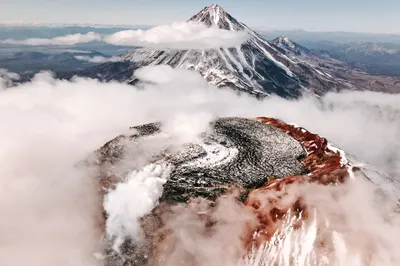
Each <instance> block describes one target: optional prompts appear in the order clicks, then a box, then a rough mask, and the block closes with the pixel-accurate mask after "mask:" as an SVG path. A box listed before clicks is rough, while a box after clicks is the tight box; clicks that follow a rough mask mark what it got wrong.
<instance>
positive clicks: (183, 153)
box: [96, 117, 388, 266]
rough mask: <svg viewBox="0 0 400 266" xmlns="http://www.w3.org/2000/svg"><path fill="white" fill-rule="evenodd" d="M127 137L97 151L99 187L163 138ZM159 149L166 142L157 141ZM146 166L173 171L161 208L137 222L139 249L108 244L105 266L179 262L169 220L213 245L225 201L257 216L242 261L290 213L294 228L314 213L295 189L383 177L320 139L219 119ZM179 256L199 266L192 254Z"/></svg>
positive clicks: (152, 132)
mask: <svg viewBox="0 0 400 266" xmlns="http://www.w3.org/2000/svg"><path fill="white" fill-rule="evenodd" d="M132 130H133V133H132V134H131V135H130V136H119V137H117V138H115V139H114V140H112V141H110V142H108V143H107V144H105V145H104V146H103V147H102V148H101V149H99V150H98V152H97V154H98V159H97V161H96V164H97V165H98V167H99V169H101V171H100V172H99V175H100V177H101V178H100V180H101V184H102V186H103V188H104V189H106V192H107V191H109V189H112V188H113V186H114V185H115V184H116V183H118V182H121V178H120V177H119V176H118V175H116V174H115V172H113V171H111V172H110V171H107V169H112V168H113V167H115V166H116V165H118V163H120V162H121V161H125V164H124V167H123V168H124V171H123V172H122V173H123V175H126V173H128V172H131V171H132V170H136V169H135V167H137V165H135V164H132V162H131V161H130V160H131V159H132V157H129V154H130V149H138V147H141V146H137V145H136V144H137V143H140V141H141V140H142V139H146V138H150V140H151V141H152V142H157V136H163V137H165V134H164V133H163V125H162V124H159V123H153V124H147V125H143V126H139V127H133V128H132ZM163 134H164V135H163ZM161 142H166V143H168V142H170V140H169V139H168V138H164V139H163V138H161ZM135 143H136V144H135ZM142 144H143V143H142ZM130 162H131V164H130ZM148 163H156V164H161V163H167V164H169V165H172V166H173V168H172V169H173V170H172V171H171V173H170V176H169V178H168V180H166V182H165V184H164V185H163V188H164V189H163V192H162V195H161V197H160V199H159V204H158V205H157V206H156V207H155V208H154V209H153V210H152V211H151V212H150V213H149V214H147V215H145V216H143V217H142V218H141V220H140V224H141V227H142V230H143V235H142V240H141V241H140V243H137V242H135V241H134V240H133V239H130V238H126V239H124V240H123V242H121V243H120V244H119V248H118V249H117V250H118V251H116V249H115V239H112V238H110V239H109V241H110V246H109V248H108V249H107V251H106V264H107V265H112V266H117V265H172V264H171V263H172V262H171V261H173V259H175V258H173V259H172V258H171V256H172V255H171V254H174V255H173V256H178V255H177V254H175V253H174V252H173V247H177V246H179V241H178V239H179V236H177V235H176V234H175V233H174V231H173V229H172V228H171V227H170V226H171V225H170V223H171V220H174V219H175V218H174V217H175V216H177V215H182V213H184V214H185V215H189V214H190V215H189V216H185V217H186V218H188V217H191V218H193V217H195V218H196V219H198V221H200V223H201V224H202V227H201V230H200V234H201V235H202V237H210V238H212V237H213V232H215V231H216V230H217V228H218V226H221V224H224V223H226V221H225V220H224V219H225V218H224V217H221V216H218V215H216V213H218V211H219V210H220V209H221V208H224V206H228V205H226V204H225V203H224V200H223V199H224V198H230V199H232V200H233V202H235V204H233V205H232V204H231V205H229V206H230V208H236V211H240V212H242V213H243V216H244V217H245V216H246V215H252V217H255V218H254V219H252V220H251V221H242V224H241V226H242V230H241V231H240V232H239V233H238V234H240V237H238V239H240V241H241V243H240V244H238V245H236V247H237V248H238V249H239V250H242V249H243V250H242V251H243V252H244V253H243V255H244V254H245V252H246V251H245V250H246V249H248V248H252V247H255V246H260V245H261V244H263V243H266V242H268V241H270V240H271V238H272V237H273V235H274V234H275V232H276V231H277V230H278V228H280V227H281V226H282V224H283V223H284V220H285V218H286V216H287V214H288V213H289V212H290V213H291V215H293V216H294V217H296V219H298V220H299V221H301V220H306V219H308V217H309V216H310V215H311V214H310V212H309V209H308V206H307V203H306V202H304V201H303V198H302V196H301V195H297V194H296V193H293V188H296V186H298V185H302V184H318V185H322V186H331V185H335V186H336V185H341V184H344V183H346V182H347V181H348V180H349V179H350V178H355V176H356V173H360V174H361V176H362V175H364V176H365V177H367V178H369V177H372V179H370V180H371V181H373V182H375V181H376V180H378V179H379V178H388V177H384V176H379V174H376V175H374V174H371V169H369V170H368V168H366V167H363V166H362V165H360V164H357V162H355V161H354V158H352V157H351V156H347V155H346V154H345V153H344V152H343V151H341V150H340V149H338V148H336V147H334V146H333V145H332V144H331V143H329V142H328V141H327V140H326V139H325V138H323V137H321V136H319V135H317V134H313V133H311V132H309V131H307V130H306V129H304V128H302V127H298V126H295V125H291V124H287V123H285V122H283V121H280V120H277V119H274V118H266V117H259V118H256V119H246V118H236V117H231V118H219V119H217V120H215V121H214V122H212V123H211V124H210V129H209V130H207V131H206V132H204V133H203V134H202V135H201V136H200V138H199V139H198V140H197V141H194V142H190V143H184V144H183V145H181V146H179V148H178V149H176V147H175V148H174V149H171V147H170V146H169V145H166V146H162V149H160V150H158V151H157V152H155V153H154V154H151V156H149V157H148ZM366 171H370V172H369V173H367V172H366ZM377 176H379V177H377ZM374 178H375V179H374ZM107 189H108V190H107ZM221 199H222V200H221ZM132 204H136V203H132ZM224 204H225V205H224ZM188 213H189V214H188ZM245 213H247V214H245ZM105 219H107V213H105ZM188 219H189V218H188ZM183 226H184V225H183ZM294 228H295V229H296V226H295V227H294ZM196 232H197V231H196ZM182 252H183V253H182V254H183V255H184V251H182ZM182 254H180V255H182ZM183 255H182V256H183ZM184 256H185V258H186V259H188V260H189V261H190V262H191V263H192V264H193V265H198V264H196V259H195V257H192V256H193V254H192V255H190V256H189V255H188V254H186V255H184ZM192 264H191V265H192Z"/></svg>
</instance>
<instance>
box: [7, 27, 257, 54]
mask: <svg viewBox="0 0 400 266" xmlns="http://www.w3.org/2000/svg"><path fill="white" fill-rule="evenodd" d="M248 37H249V35H248V33H247V32H245V31H236V32H235V31H228V30H223V29H219V28H215V27H207V26H205V25H204V24H201V23H195V22H175V23H172V24H170V25H163V26H157V27H154V28H151V29H147V30H124V31H120V32H117V33H114V34H111V35H100V34H97V33H94V32H89V33H86V34H73V35H66V36H60V37H56V38H52V39H41V38H31V39H26V40H12V39H8V40H5V41H1V43H5V44H21V45H32V46H38V45H75V44H79V43H88V42H93V41H104V42H106V43H109V44H113V45H121V46H140V47H148V48H154V49H211V48H219V47H224V48H229V47H236V46H238V45H240V44H242V43H243V42H244V41H246V39H247V38H248Z"/></svg>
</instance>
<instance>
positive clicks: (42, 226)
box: [0, 66, 400, 266]
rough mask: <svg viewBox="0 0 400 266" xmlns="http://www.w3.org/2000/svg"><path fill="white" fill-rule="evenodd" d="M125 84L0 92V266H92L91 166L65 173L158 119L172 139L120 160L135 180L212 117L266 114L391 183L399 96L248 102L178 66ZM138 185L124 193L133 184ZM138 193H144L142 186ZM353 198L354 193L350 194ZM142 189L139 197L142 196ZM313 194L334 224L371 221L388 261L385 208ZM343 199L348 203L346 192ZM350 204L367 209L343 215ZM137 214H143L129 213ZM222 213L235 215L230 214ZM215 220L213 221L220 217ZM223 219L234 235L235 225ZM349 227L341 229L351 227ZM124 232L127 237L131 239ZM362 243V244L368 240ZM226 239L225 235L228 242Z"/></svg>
mask: <svg viewBox="0 0 400 266" xmlns="http://www.w3.org/2000/svg"><path fill="white" fill-rule="evenodd" d="M136 75H137V76H140V77H141V78H144V79H146V80H147V81H150V83H149V84H147V85H145V89H141V90H137V89H135V88H134V87H132V86H128V85H126V84H121V83H117V82H111V83H101V82H98V81H96V80H91V79H83V78H76V79H74V80H72V81H60V80H55V79H54V78H53V77H52V76H51V75H50V74H48V73H41V74H39V75H37V76H36V77H35V78H34V79H33V81H32V82H30V83H25V84H19V85H17V86H15V87H13V88H12V89H9V90H1V91H0V124H2V125H7V126H4V127H2V130H0V147H2V148H1V149H0V164H1V165H2V167H0V213H1V214H2V219H1V220H0V242H1V243H3V244H2V246H1V248H0V264H1V265H9V264H12V265H26V264H29V265H32V266H36V265H41V266H48V265H55V264H57V265H60V266H64V265H65V266H67V265H71V264H74V265H85V266H86V265H89V266H90V265H100V264H101V263H100V262H97V261H95V260H94V259H93V253H94V252H96V251H101V247H99V245H100V243H99V241H100V237H101V235H102V232H101V230H100V229H101V226H102V222H103V221H102V219H101V217H102V216H101V211H102V202H101V198H100V197H101V196H100V195H99V194H98V189H99V188H98V187H97V183H96V182H94V180H93V178H94V175H93V172H92V171H91V170H92V169H85V168H77V167H76V166H75V165H76V162H79V161H80V160H82V159H84V158H86V157H87V156H88V155H89V154H90V153H91V152H92V151H94V150H96V149H97V148H98V147H100V146H101V145H102V144H103V143H105V142H106V141H108V140H110V139H112V138H114V137H115V136H117V135H118V134H120V133H124V132H126V130H127V129H128V128H129V127H130V126H133V125H139V124H144V123H148V122H153V121H164V122H166V124H167V126H166V129H167V130H166V132H167V133H168V134H170V135H174V136H175V138H174V139H173V141H170V140H171V139H168V141H165V140H164V139H159V140H155V139H153V140H152V141H147V142H143V143H140V146H139V147H140V149H138V150H137V151H136V153H135V154H132V156H131V157H129V158H130V161H129V166H130V167H134V168H135V169H136V170H139V171H140V169H143V167H144V166H145V165H147V164H148V163H149V162H148V161H147V159H148V158H149V157H148V156H149V153H150V154H152V153H154V152H157V151H159V150H160V149H161V148H163V147H164V146H162V145H165V144H166V143H167V144H169V143H173V144H174V143H179V140H180V141H186V140H192V139H193V138H195V137H196V136H197V135H198V134H199V133H200V132H202V131H203V130H204V128H205V126H206V125H207V123H208V122H209V121H211V120H212V119H213V118H214V117H217V116H244V117H256V116H272V117H277V118H281V119H283V120H285V121H288V122H293V123H296V124H298V125H301V126H304V127H306V128H307V129H309V130H310V131H313V132H316V133H319V134H321V135H322V136H324V137H327V138H328V139H329V140H331V141H333V142H335V143H336V144H338V145H339V146H340V147H341V148H343V149H344V150H345V151H347V152H351V153H354V154H355V155H358V156H359V157H361V158H362V159H365V160H366V161H367V162H368V163H371V164H373V165H377V166H379V167H380V168H382V169H383V170H385V171H386V172H388V173H391V174H392V175H393V176H397V177H400V160H399V158H400V138H399V136H400V118H399V115H400V96H399V95H387V94H382V93H373V92H347V93H339V94H328V95H326V96H324V97H323V98H322V99H321V100H315V99H312V98H303V99H299V100H298V101H293V100H292V101H288V100H285V99H281V98H277V97H272V98H268V99H265V100H263V101H259V100H256V99H254V98H252V97H250V96H245V95H244V96H238V95H236V94H235V93H234V92H233V91H231V90H230V89H216V88H213V87H210V86H208V84H207V83H206V82H204V80H203V79H202V77H201V76H200V75H199V74H197V73H195V72H190V71H186V70H182V69H179V70H173V69H171V68H170V67H167V66H156V67H148V68H144V69H141V71H139V72H137V73H136ZM0 86H3V88H5V87H6V86H8V85H7V84H3V85H0ZM125 166H126V165H125ZM115 171H118V170H115ZM139 173H140V172H139ZM135 176H136V177H137V175H135ZM136 181H140V180H139V179H137V180H136ZM136 181H135V182H136ZM128 183H129V182H128ZM128 183H126V185H127V186H128ZM139 183H140V182H139ZM139 183H135V184H136V185H137V186H140V184H139ZM136 185H134V186H133V187H136ZM146 185H149V186H148V187H149V188H150V187H151V188H153V187H152V186H151V184H150V183H146ZM129 187H130V188H131V187H132V186H129ZM157 188H159V187H158V186H157ZM358 189H364V188H363V187H362V186H359V187H358ZM345 190H346V189H345ZM324 191H325V190H324ZM347 191H350V192H351V191H353V190H347ZM143 192H144V194H146V193H145V192H146V191H145V190H144V191H143ZM148 192H149V191H148ZM153 192H155V191H153ZM159 193H160V192H159V191H158V192H157V193H156V194H157V195H159ZM360 193H361V194H357V195H361V196H362V195H363V194H362V193H364V192H362V191H361V192H360ZM365 193H367V194H366V195H364V196H363V197H360V199H368V200H370V196H371V194H373V193H371V192H370V189H369V188H366V189H365ZM146 195H150V196H151V198H152V200H151V202H148V203H150V205H152V204H154V198H155V197H153V196H154V195H153V194H146ZM312 195H315V196H316V197H317V196H318V195H320V194H317V193H315V194H312ZM324 195H325V197H327V198H324V201H325V204H324V205H323V206H329V204H337V205H332V206H333V207H332V208H333V210H340V207H341V205H343V206H345V204H346V203H351V204H353V205H351V206H350V205H349V206H348V208H347V209H343V212H342V213H343V215H345V217H347V220H346V221H358V222H360V221H359V220H357V219H356V218H357V217H355V216H357V215H359V217H363V219H364V218H365V219H370V218H368V217H375V218H376V219H375V218H374V219H375V220H374V221H378V222H379V223H378V222H377V223H374V225H376V227H375V228H374V230H375V232H378V233H380V232H383V230H384V232H385V234H384V236H382V237H381V238H376V239H380V240H382V239H383V240H382V241H388V242H387V243H389V244H391V245H392V244H393V245H396V246H394V247H389V248H387V249H385V246H384V245H382V246H379V247H380V248H381V249H380V251H385V252H388V254H390V255H393V254H392V253H393V248H398V246H397V242H393V241H392V239H391V238H388V237H389V236H388V234H387V233H386V232H389V231H388V230H387V229H388V228H390V230H391V231H390V232H391V234H392V235H393V236H398V235H399V227H387V225H386V224H382V223H381V222H382V221H383V220H382V219H383V218H385V217H389V216H391V215H393V214H392V213H391V212H390V210H389V208H384V209H381V210H379V212H378V211H377V210H376V209H375V207H376V205H369V204H366V203H365V202H363V201H362V200H360V201H355V199H354V198H351V199H349V200H347V199H346V195H344V199H343V200H341V201H337V198H334V197H332V198H329V195H328V194H324ZM334 195H337V193H336V194H335V193H334ZM374 195H375V194H374ZM347 197H351V193H350V194H347ZM310 200H312V199H310ZM316 202H318V201H316ZM321 202H322V201H321ZM366 202H371V201H366ZM135 204H136V203H135ZM150 205H147V206H150ZM380 206H384V205H380ZM129 207H132V206H129ZM351 207H352V208H361V207H363V208H367V209H358V212H352V211H351ZM368 208H373V209H368ZM148 209H149V208H144V209H143V211H142V212H140V214H142V213H144V212H147V211H148ZM364 210H365V211H364ZM326 211H328V210H326ZM361 211H363V212H362V213H361V214H360V212H361ZM234 212H235V213H236V212H239V213H240V210H235V211H234ZM217 214H218V213H217ZM220 214H221V213H220ZM220 214H218V215H220ZM369 214H371V216H369ZM218 215H217V216H216V217H219V218H218V219H221V216H218ZM330 215H331V213H325V214H324V216H323V217H327V218H329V219H331V216H330ZM180 217H182V216H180ZM234 217H237V215H235V216H234ZM222 218H223V217H222ZM135 219H136V218H135ZM332 219H333V218H332ZM360 219H361V218H360ZM396 219H397V218H396ZM223 221H224V223H225V224H224V228H225V229H226V230H227V231H228V232H230V231H229V230H231V229H230V227H229V224H226V223H229V219H223ZM396 221H397V220H396ZM181 222H182V221H181ZM234 222H235V224H234V225H232V226H234V228H237V226H240V224H241V222H240V221H234ZM333 222H335V220H334V219H333V220H332V223H333ZM395 224H397V222H396V223H395ZM186 225H187V226H188V224H187V223H186ZM350 225H351V226H349V227H347V228H349V229H351V230H354V231H355V230H356V229H357V227H354V226H353V224H350ZM10 228H13V229H14V230H10ZM201 228H203V227H201ZM232 228H233V227H232ZM186 229H190V228H186V227H184V228H182V230H184V231H183V232H187V231H186ZM225 229H224V230H225ZM228 229H229V230H228ZM345 229H346V228H345ZM360 229H362V230H361V231H360V232H367V233H371V231H370V228H367V225H363V226H362V227H360ZM231 231H232V230H231ZM132 232H133V233H132ZM136 232H137V231H135V230H133V231H131V233H132V234H136ZM223 235H224V234H219V235H218V238H217V239H215V238H214V239H213V240H214V242H207V239H204V236H202V235H196V236H193V237H196V238H190V237H191V235H190V234H186V235H185V236H184V238H185V241H189V242H184V243H195V241H194V240H195V239H200V240H201V241H202V242H201V243H203V244H204V245H206V244H207V243H215V241H216V240H218V241H224V238H223V237H222V236H223ZM370 236H371V237H372V239H374V237H378V236H376V235H371V234H370ZM220 237H221V238H220ZM232 237H234V235H233V234H232V235H230V237H229V239H231V240H232ZM221 239H222V240H221ZM231 240H228V241H230V243H235V248H237V245H238V244H237V243H238V242H235V241H234V240H232V241H231ZM370 242H371V241H370ZM192 247H195V246H192ZM203 247H205V246H203ZM223 248H224V245H219V246H218V249H217V250H223ZM359 248H362V247H361V246H360V247H359ZM382 248H383V249H382ZM202 251H204V252H203V253H202V255H203V256H208V255H209V253H207V251H208V250H206V249H205V248H202ZM351 251H352V249H351ZM361 254H362V253H361ZM379 254H383V253H379ZM212 255H215V254H214V253H213V254H212ZM394 255H395V254H394ZM227 259H228V258H227ZM206 261H209V260H206ZM395 262H398V261H395ZM386 265H389V266H391V265H390V264H386ZM393 265H398V264H393Z"/></svg>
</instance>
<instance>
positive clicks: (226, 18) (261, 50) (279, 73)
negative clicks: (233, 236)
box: [78, 5, 351, 98]
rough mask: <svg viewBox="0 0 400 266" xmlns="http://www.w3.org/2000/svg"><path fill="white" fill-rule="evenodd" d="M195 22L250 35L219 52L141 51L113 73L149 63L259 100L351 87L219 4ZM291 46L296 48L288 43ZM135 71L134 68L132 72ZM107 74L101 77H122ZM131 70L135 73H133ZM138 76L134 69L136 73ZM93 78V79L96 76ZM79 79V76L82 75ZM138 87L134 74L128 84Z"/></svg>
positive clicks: (113, 65) (129, 55) (131, 54)
mask: <svg viewBox="0 0 400 266" xmlns="http://www.w3.org/2000/svg"><path fill="white" fill-rule="evenodd" d="M189 22H193V23H203V24H205V25H206V26H208V27H218V28H220V29H224V30H230V31H245V32H247V33H248V35H249V38H248V39H247V40H246V41H245V42H244V43H242V44H241V45H239V46H237V47H232V48H219V49H203V50H200V49H186V50H176V49H162V50H155V49H150V48H136V49H135V50H133V51H131V52H128V53H126V54H124V55H123V56H122V58H123V60H124V61H125V62H115V63H111V64H108V67H109V68H110V71H112V70H113V69H119V67H116V65H120V64H126V62H129V63H131V64H132V65H134V67H135V68H139V67H143V66H149V65H161V64H165V65H170V66H172V67H174V68H175V67H180V68H184V69H189V70H195V71H197V72H199V73H200V74H201V75H202V76H203V77H204V78H205V79H206V80H207V81H208V82H209V83H210V84H211V85H214V86H216V87H224V86H227V87H231V88H234V89H236V90H239V91H243V92H247V93H250V94H253V95H256V96H265V95H270V94H277V95H279V96H282V97H287V98H295V97H298V96H300V95H301V94H302V93H304V92H306V91H312V92H314V93H316V94H318V95H322V94H324V93H326V92H327V91H335V90H340V89H348V88H350V87H351V86H350V85H349V83H347V82H345V81H344V80H342V79H339V78H337V77H336V78H335V77H333V76H332V75H331V74H329V73H326V72H323V71H321V70H319V69H317V68H316V67H314V65H312V64H310V62H305V61H304V60H303V59H298V58H296V57H294V56H292V55H291V54H290V53H288V52H287V51H285V49H282V48H281V47H279V45H276V44H274V43H273V42H268V41H266V40H265V39H264V38H262V37H261V36H260V35H259V34H257V33H256V32H255V31H253V30H251V29H250V28H248V27H247V26H246V25H245V24H243V23H241V22H239V21H237V20H236V19H235V18H234V17H232V16H231V15H230V14H228V13H227V12H225V11H224V10H223V9H222V8H221V7H220V6H218V5H211V6H209V7H205V8H204V9H203V10H201V11H200V12H199V13H198V14H196V15H195V16H193V17H192V18H190V19H189ZM287 43H288V44H289V45H288V47H291V46H293V43H292V42H290V41H289V42H287ZM130 69H132V67H131V68H130ZM102 70H103V73H102V75H101V76H107V77H110V76H113V77H115V78H116V79H118V80H120V81H121V79H122V80H124V79H125V78H120V77H118V74H117V73H116V74H110V73H104V70H105V69H104V68H102ZM130 71H131V70H130ZM132 73H133V71H132ZM91 74H93V75H91ZM78 75H79V73H78ZM85 76H93V77H96V78H98V77H99V75H98V73H95V71H93V73H91V71H90V70H89V71H86V74H85ZM124 81H126V82H127V83H131V84H134V83H136V82H137V79H136V78H135V76H134V75H133V76H132V77H131V78H129V79H127V80H124Z"/></svg>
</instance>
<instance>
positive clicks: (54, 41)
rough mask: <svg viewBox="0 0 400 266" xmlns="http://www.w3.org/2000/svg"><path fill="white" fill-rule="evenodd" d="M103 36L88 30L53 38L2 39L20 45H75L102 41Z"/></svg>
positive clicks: (7, 42) (6, 42) (4, 42)
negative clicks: (84, 32) (83, 32)
mask: <svg viewBox="0 0 400 266" xmlns="http://www.w3.org/2000/svg"><path fill="white" fill-rule="evenodd" d="M101 40H102V37H101V35H100V34H98V33H95V32H88V33H86V34H80V33H77V34H70V35H65V36H60V37H55V38H51V39H46V38H29V39H25V40H13V39H7V40H4V41H1V43H3V44H18V45H30V46H41V45H59V46H62V45H75V44H80V43H89V42H94V41H101Z"/></svg>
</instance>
